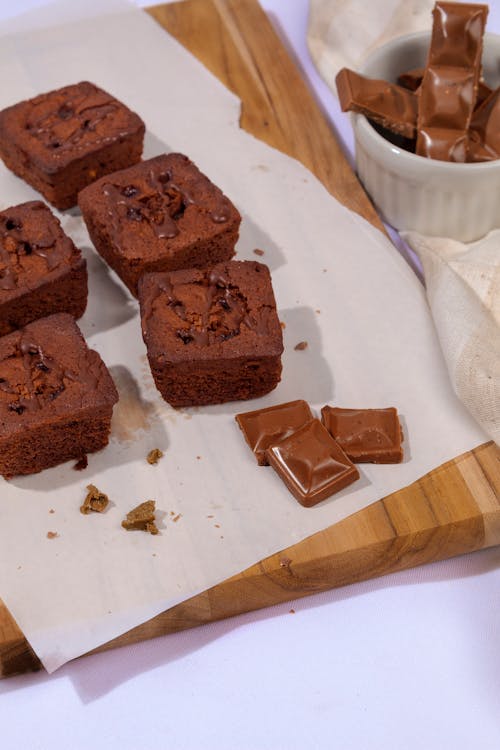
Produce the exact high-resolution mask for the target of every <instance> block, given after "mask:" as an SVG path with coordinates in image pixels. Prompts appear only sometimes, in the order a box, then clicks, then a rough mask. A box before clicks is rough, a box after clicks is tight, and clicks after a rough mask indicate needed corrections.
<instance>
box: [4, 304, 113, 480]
mask: <svg viewBox="0 0 500 750" xmlns="http://www.w3.org/2000/svg"><path fill="white" fill-rule="evenodd" d="M117 401H118V394H117V391H116V388H115V384H114V383H113V380H112V378H111V375H110V374H109V372H108V370H107V368H106V365H105V364H104V362H103V361H102V359H101V358H100V356H99V354H98V353H97V352H95V351H93V350H92V349H89V348H88V346H87V344H86V343H85V340H84V338H83V336H82V334H81V332H80V330H79V328H78V326H77V325H76V323H75V321H74V319H73V318H72V317H71V315H67V314H65V313H60V314H58V315H50V316H49V317H47V318H40V320H36V321H35V322H34V323H29V324H28V325H27V326H26V327H25V328H23V329H21V330H19V331H14V332H13V333H9V334H8V335H7V336H3V337H2V338H0V474H3V476H4V477H6V478H9V477H12V476H15V475H17V474H34V473H35V472H38V471H41V470H42V469H47V468H48V467H50V466H55V465H56V464H60V463H62V462H64V461H68V460H69V459H72V458H81V457H82V456H83V455H84V454H86V453H91V452H93V451H97V450H100V449H101V448H104V446H105V445H107V443H108V439H109V432H110V424H111V415H112V412H113V406H114V404H115V403H116V402H117Z"/></svg>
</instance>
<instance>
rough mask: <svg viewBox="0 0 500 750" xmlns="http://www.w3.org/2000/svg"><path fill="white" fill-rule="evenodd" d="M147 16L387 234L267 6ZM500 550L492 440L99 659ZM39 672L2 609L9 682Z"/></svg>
mask: <svg viewBox="0 0 500 750" xmlns="http://www.w3.org/2000/svg"><path fill="white" fill-rule="evenodd" d="M149 12H150V13H151V15H152V16H153V17H154V18H155V19H156V20H157V21H158V23H160V24H161V25H162V26H163V27H164V28H165V29H167V30H168V31H169V32H170V33H171V34H172V35H173V36H175V37H176V38H177V39H178V40H179V41H180V42H181V43H182V44H184V45H185V46H186V47H187V48H188V49H189V50H190V51H191V52H192V53H193V54H194V55H195V56H196V57H198V58H199V59H200V60H201V61H202V62H203V63H204V64H205V65H206V66H207V67H208V68H209V69H210V70H211V71H212V72H213V73H214V74H215V75H216V76H217V77H218V78H219V79H220V80H221V81H223V82H224V83H225V84H226V85H227V86H228V87H229V88H230V89H232V90H233V91H234V92H235V93H236V94H238V96H239V97H240V98H241V100H242V114H241V126H242V127H243V128H244V129H245V130H247V131H249V132H250V133H252V134H253V135H255V136H257V137H258V138H260V139H261V140H263V141H265V142H266V143H268V144H270V145H271V146H274V147H275V148H278V149H280V150H281V151H283V152H285V153H287V154H289V155H291V156H293V157H296V158H297V159H299V160H300V161H301V162H303V164H305V165H306V166H307V167H308V168H309V169H310V170H311V171H313V172H314V173H315V174H316V175H317V176H318V177H319V179H320V180H322V182H323V183H324V184H325V186H326V187H327V188H328V189H329V190H330V192H331V193H332V194H333V195H334V196H335V197H336V198H338V200H340V201H341V202H342V203H344V204H345V205H346V206H348V207H349V208H352V209H354V210H355V211H357V212H358V213H360V214H361V215H362V216H364V217H366V218H367V219H368V220H369V221H371V222H372V223H373V224H374V225H376V226H378V227H381V226H382V225H381V223H380V220H379V218H378V216H377V214H376V213H375V210H374V209H373V206H372V204H371V203H370V201H369V199H368V198H367V196H366V195H365V193H364V192H363V190H362V188H361V186H360V184H359V182H358V181H357V179H356V177H355V175H354V174H353V172H352V169H351V167H350V166H349V163H348V161H347V159H346V157H345V156H344V154H343V152H342V150H341V148H340V146H339V144H338V142H337V140H336V138H335V134H334V132H333V131H332V129H331V126H330V125H329V124H328V121H327V120H326V118H325V117H324V115H323V113H322V111H321V109H320V107H319V106H318V104H317V103H316V101H315V99H314V97H313V95H312V94H311V92H310V90H309V89H308V87H307V85H306V84H305V82H304V81H303V79H302V77H301V74H300V72H299V70H298V69H297V67H296V65H295V64H294V62H293V60H292V59H291V57H290V54H289V53H288V51H287V50H286V48H285V46H284V44H283V43H282V42H281V41H280V39H279V38H278V36H277V35H276V32H275V31H274V29H273V27H272V25H271V24H270V22H269V20H268V18H267V17H266V15H265V13H264V12H263V11H262V9H261V8H260V6H259V5H258V3H257V0H186V2H182V3H181V2H180V3H174V4H171V5H163V6H162V5H159V6H155V7H154V8H151V9H149ZM494 544H500V451H498V449H497V448H496V447H495V446H494V445H493V444H492V443H487V444H484V445H482V446H480V447H478V448H477V449H475V450H474V451H472V452H469V453H465V454H464V455H462V456H459V457H457V458H455V459H454V460H452V461H450V462H448V463H446V464H444V465H442V466H440V467H439V468H437V469H435V470H434V471H432V472H430V473H429V474H427V475H426V476H425V477H423V478H422V479H420V480H419V481H417V482H415V483H414V484H412V485H411V486H409V487H407V488H405V489H403V490H400V491H399V492H395V493H394V494H392V495H390V496H388V497H386V498H385V499H384V500H381V501H379V502H377V503H374V504H373V505H371V506H370V507H369V508H366V509H365V510H363V511H360V512H359V513H357V514H355V515H353V516H351V517H349V518H347V519H345V520H344V521H342V522H340V523H338V524H336V525H334V526H331V527H330V528H328V529H326V530H324V531H322V532H320V533H318V534H315V535H314V536H312V537H309V538H308V539H306V540H304V541H303V542H301V543H300V544H296V545H294V546H293V547H290V548H288V549H286V550H284V551H283V552H280V553H277V554H275V555H272V556H271V557H269V558H267V559H266V560H263V561H262V562H259V563H258V564H256V565H253V566H252V567H251V568H249V569H248V570H246V571H244V572H243V573H241V574H239V575H237V576H234V577H233V578H231V579H229V580H227V581H224V582H223V583H221V584H219V585H218V586H215V587H214V588H212V589H210V590H208V591H206V592H204V593H203V594H200V595H198V596H196V597H194V598H192V599H189V600H188V601H186V602H183V603H182V604H179V605H177V606H176V607H173V608H172V609H170V610H168V611H166V612H164V613H162V614H161V615H158V616H157V617H155V618H153V619H152V620H150V621H148V622H146V623H144V624H142V625H140V626H138V627H136V628H134V629H133V630H131V631H129V632H128V633H125V634H124V635H121V636H120V637H119V638H115V639H114V640H113V641H111V642H109V643H107V644H105V645H103V646H101V647H100V648H99V649H97V651H102V650H105V649H109V648H114V647H117V646H121V645H126V644H130V643H134V642H137V641H141V640H145V639H147V638H153V637H155V636H159V635H163V634H166V633H172V632H175V631H178V630H182V629H185V628H189V627H193V626H195V625H199V624H202V623H206V622H210V621H213V620H218V619H222V618H226V617H230V616H232V615H236V614H239V613H241V612H247V611H250V610H254V609H258V608H261V607H266V606H269V605H272V604H276V603H278V602H283V601H287V600H289V599H296V598H298V597H302V596H307V595H308V594H312V593H315V592H318V591H323V590H326V589H329V588H333V587H336V586H343V585H345V584H348V583H353V582H355V581H362V580H364V579H367V578H371V577H375V576H380V575H384V574H386V573H391V572H393V571H396V570H402V569H404V568H409V567H412V566H416V565H421V564H423V563H426V562H430V561H434V560H440V559H443V558H446V557H451V556H453V555H458V554H461V553H464V552H470V551H472V550H477V549H481V548H483V547H487V546H491V545H494ZM39 667H40V663H39V661H38V659H37V657H36V655H35V654H34V653H33V651H32V650H31V648H30V646H29V644H28V643H27V641H26V639H25V638H24V636H23V634H22V633H21V631H20V630H19V628H18V627H17V625H16V623H15V621H14V620H13V618H12V617H11V616H10V614H9V612H8V611H7V609H6V608H5V607H4V606H3V605H2V603H1V601H0V676H7V675H11V674H16V673H19V672H24V671H28V670H34V669H38V668H39Z"/></svg>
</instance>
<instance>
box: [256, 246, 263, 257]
mask: <svg viewBox="0 0 500 750" xmlns="http://www.w3.org/2000/svg"><path fill="white" fill-rule="evenodd" d="M254 253H255V255H264V250H260V248H258V247H256V248H255V250H254Z"/></svg>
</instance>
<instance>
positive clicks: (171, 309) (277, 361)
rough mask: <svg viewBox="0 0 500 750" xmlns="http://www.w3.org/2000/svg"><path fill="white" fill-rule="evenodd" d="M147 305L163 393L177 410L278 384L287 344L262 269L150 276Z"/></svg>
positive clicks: (143, 284)
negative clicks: (284, 344) (178, 407)
mask: <svg viewBox="0 0 500 750" xmlns="http://www.w3.org/2000/svg"><path fill="white" fill-rule="evenodd" d="M139 301H140V305H141V318H142V334H143V338H144V341H145V343H146V347H147V351H148V359H149V364H150V366H151V371H152V373H153V377H154V380H155V383H156V387H157V388H158V390H159V391H160V393H161V395H162V396H163V398H164V399H165V400H166V401H168V402H169V403H170V404H172V406H190V405H197V404H198V405H200V404H219V403H224V402H225V401H236V400H239V399H249V398H257V397H258V396H263V395H264V394H265V393H268V392H269V391H271V390H272V389H273V388H275V387H276V385H277V384H278V382H279V380H280V377H281V354H282V352H283V339H282V332H281V326H280V323H279V320H278V315H277V313H276V303H275V300H274V294H273V289H272V285H271V276H270V273H269V269H268V268H267V266H265V265H263V264H262V263H257V262H255V261H236V260H233V261H227V262H226V263H219V264H217V265H216V266H214V267H213V268H211V269H190V270H183V271H172V272H171V273H153V274H147V275H146V276H143V277H142V279H141V280H140V282H139Z"/></svg>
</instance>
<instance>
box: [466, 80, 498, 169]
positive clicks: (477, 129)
mask: <svg viewBox="0 0 500 750" xmlns="http://www.w3.org/2000/svg"><path fill="white" fill-rule="evenodd" d="M498 158H500V88H498V89H495V91H493V92H492V93H491V94H490V96H489V97H488V98H487V99H485V101H484V102H483V103H482V104H481V106H480V107H478V109H477V110H476V111H475V112H474V114H473V116H472V120H471V125H470V142H469V152H468V154H467V161H471V162H476V161H492V160H493V159H498Z"/></svg>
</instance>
